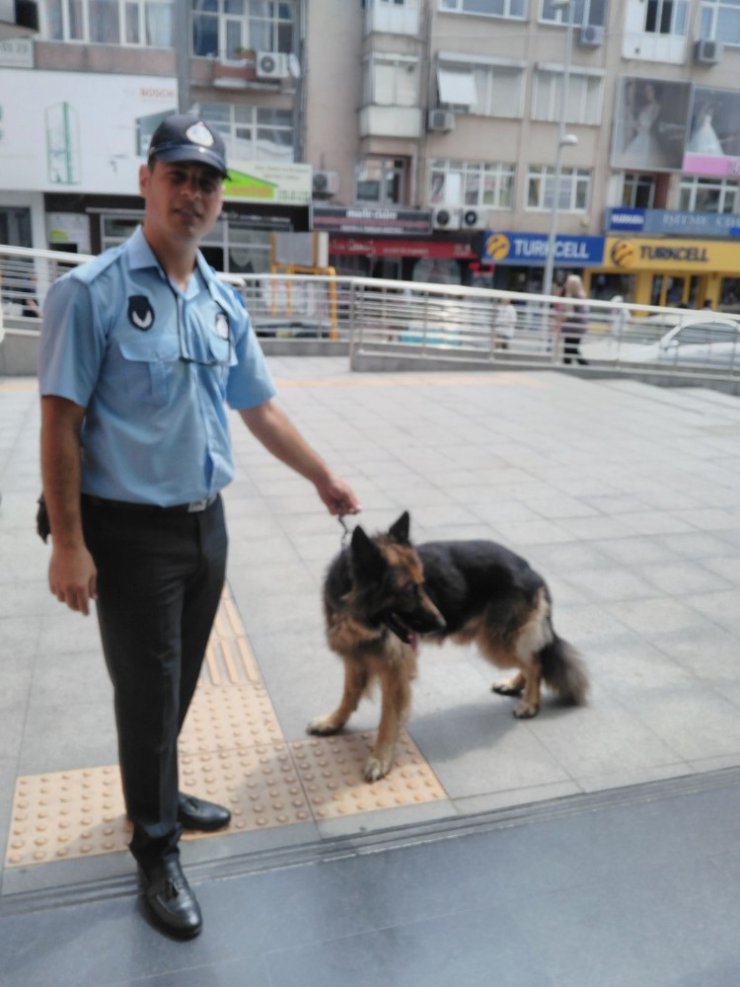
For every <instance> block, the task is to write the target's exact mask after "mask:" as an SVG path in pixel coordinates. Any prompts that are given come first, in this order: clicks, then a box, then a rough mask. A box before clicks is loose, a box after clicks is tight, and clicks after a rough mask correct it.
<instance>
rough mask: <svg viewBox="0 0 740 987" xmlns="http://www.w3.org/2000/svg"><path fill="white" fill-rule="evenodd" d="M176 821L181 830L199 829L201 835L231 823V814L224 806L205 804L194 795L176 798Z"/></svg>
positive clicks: (204, 801) (181, 795)
mask: <svg viewBox="0 0 740 987" xmlns="http://www.w3.org/2000/svg"><path fill="white" fill-rule="evenodd" d="M177 821H178V822H179V823H180V824H181V825H182V827H183V829H199V830H200V831H201V832H203V833H213V832H215V831H216V830H217V829H223V828H224V826H228V825H229V823H230V822H231V813H230V812H229V810H228V809H227V808H225V806H223V805H216V803H215V802H206V800H205V799H199V798H196V797H195V795H184V794H183V793H182V792H180V794H179V795H178V797H177Z"/></svg>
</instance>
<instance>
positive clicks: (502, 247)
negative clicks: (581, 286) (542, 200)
mask: <svg viewBox="0 0 740 987" xmlns="http://www.w3.org/2000/svg"><path fill="white" fill-rule="evenodd" d="M547 242H548V238H547V236H546V235H545V234H544V233H510V232H505V233H504V232H499V231H497V230H487V231H486V233H485V234H484V236H483V248H482V250H481V261H482V262H483V263H485V264H509V265H512V264H518V265H520V266H525V267H544V265H545V263H546V261H547ZM555 263H556V264H559V265H561V266H563V265H566V266H567V265H570V266H571V267H601V266H602V265H603V263H604V237H603V236H558V237H556V240H555Z"/></svg>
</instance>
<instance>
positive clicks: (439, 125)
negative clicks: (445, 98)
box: [427, 110, 455, 133]
mask: <svg viewBox="0 0 740 987" xmlns="http://www.w3.org/2000/svg"><path fill="white" fill-rule="evenodd" d="M454 129H455V114H454V113H453V112H452V110H430V111H429V115H428V117H427V130H434V131H437V132H438V133H448V132H449V131H450V130H454Z"/></svg>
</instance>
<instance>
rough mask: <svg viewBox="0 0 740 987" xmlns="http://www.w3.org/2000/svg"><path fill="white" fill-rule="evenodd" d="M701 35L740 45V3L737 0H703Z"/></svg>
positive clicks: (728, 43)
mask: <svg viewBox="0 0 740 987" xmlns="http://www.w3.org/2000/svg"><path fill="white" fill-rule="evenodd" d="M699 37H700V38H703V39H704V40H708V41H714V40H721V41H722V43H723V44H726V45H740V3H738V2H737V0H703V2H702V5H701V8H700V19H699Z"/></svg>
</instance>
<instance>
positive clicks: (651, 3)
mask: <svg viewBox="0 0 740 987" xmlns="http://www.w3.org/2000/svg"><path fill="white" fill-rule="evenodd" d="M688 17H689V4H688V0H647V5H646V10H645V26H644V30H645V32H646V33H647V34H678V35H681V37H683V36H684V35H685V34H686V28H687V26H688Z"/></svg>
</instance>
